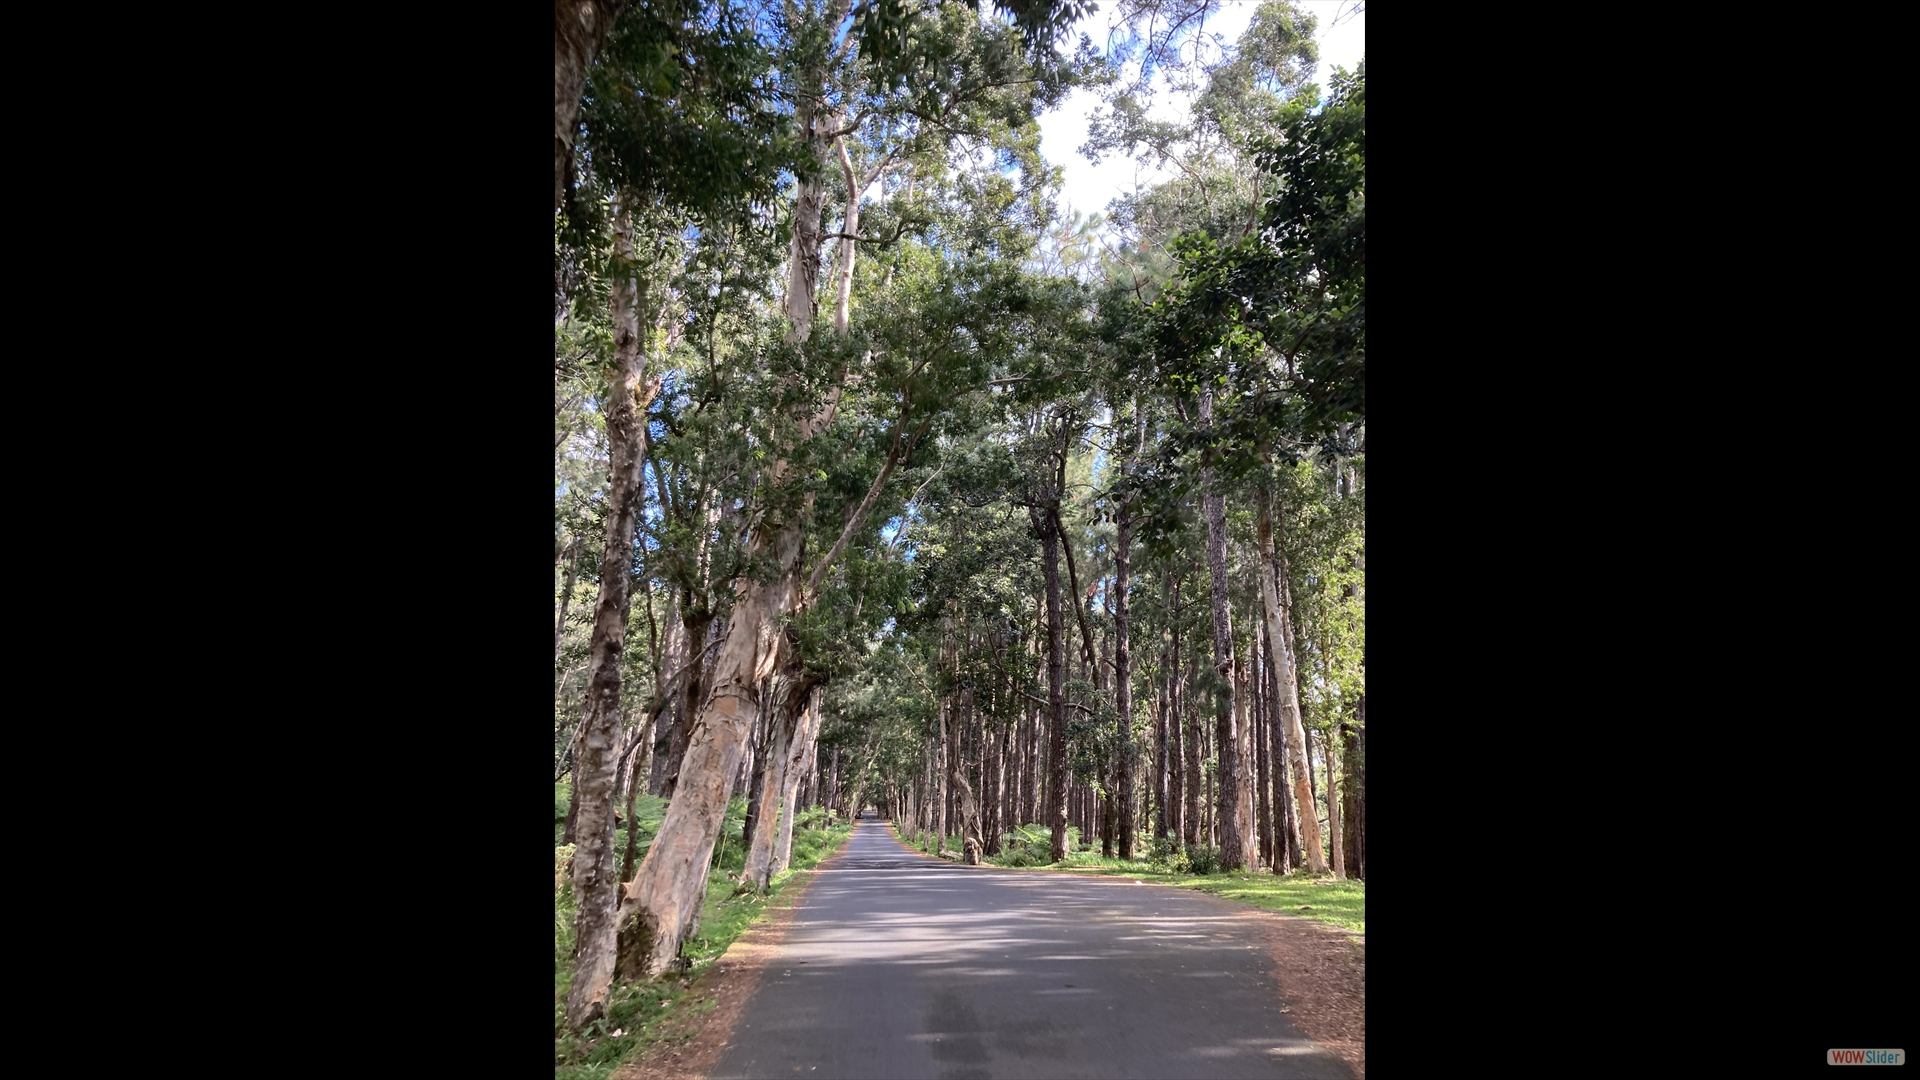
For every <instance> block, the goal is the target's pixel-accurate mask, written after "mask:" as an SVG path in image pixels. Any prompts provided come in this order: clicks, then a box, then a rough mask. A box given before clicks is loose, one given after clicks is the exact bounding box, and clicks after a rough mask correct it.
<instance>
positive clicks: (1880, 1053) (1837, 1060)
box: [1827, 1050, 1907, 1065]
mask: <svg viewBox="0 0 1920 1080" xmlns="http://www.w3.org/2000/svg"><path fill="white" fill-rule="evenodd" d="M1906 1063H1907V1052H1906V1051H1905V1050H1829V1051H1827V1064H1829V1065H1905V1064H1906Z"/></svg>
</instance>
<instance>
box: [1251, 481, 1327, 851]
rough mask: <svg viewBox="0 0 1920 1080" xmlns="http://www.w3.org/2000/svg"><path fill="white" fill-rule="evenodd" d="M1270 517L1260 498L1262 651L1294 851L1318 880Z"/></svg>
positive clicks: (1288, 625)
mask: <svg viewBox="0 0 1920 1080" xmlns="http://www.w3.org/2000/svg"><path fill="white" fill-rule="evenodd" d="M1273 517H1274V515H1273V507H1272V500H1271V499H1265V498H1263V499H1262V500H1261V505H1260V521H1259V525H1258V530H1259V533H1258V542H1259V546H1260V555H1261V558H1260V601H1261V607H1262V609H1263V610H1264V611H1265V613H1266V618H1267V649H1268V652H1269V654H1270V658H1271V660H1272V661H1273V671H1274V677H1275V681H1276V683H1277V685H1278V687H1279V699H1280V700H1279V705H1280V715H1279V716H1278V717H1277V720H1278V722H1279V726H1280V729H1281V733H1282V734H1283V735H1284V736H1285V738H1286V741H1287V759H1288V761H1289V762H1290V763H1291V765H1292V768H1293V794H1294V798H1295V800H1296V801H1297V802H1298V803H1299V807H1300V812H1299V814H1298V819H1299V823H1300V846H1301V847H1302V848H1303V849H1304V851H1303V854H1304V856H1305V858H1306V862H1307V868H1308V869H1309V870H1311V871H1312V872H1313V873H1316V874H1324V873H1326V872H1327V859H1326V855H1325V853H1324V852H1323V850H1322V848H1321V845H1320V821H1319V819H1318V817H1317V816H1316V813H1315V810H1314V801H1313V786H1312V782H1311V780H1310V779H1309V769H1308V766H1307V736H1306V732H1305V730H1304V729H1303V728H1302V726H1301V723H1300V696H1299V689H1298V684H1297V682H1296V679H1297V675H1296V673H1295V671H1294V666H1293V657H1292V655H1291V652H1292V650H1291V649H1290V648H1289V647H1288V643H1289V642H1291V641H1292V640H1293V626H1292V620H1291V618H1289V613H1288V611H1287V606H1286V603H1285V600H1284V597H1285V589H1286V578H1285V576H1284V574H1283V573H1282V571H1281V567H1280V566H1278V565H1276V562H1275V557H1274V542H1273Z"/></svg>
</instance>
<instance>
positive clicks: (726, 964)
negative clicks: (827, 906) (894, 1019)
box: [613, 840, 851, 1080]
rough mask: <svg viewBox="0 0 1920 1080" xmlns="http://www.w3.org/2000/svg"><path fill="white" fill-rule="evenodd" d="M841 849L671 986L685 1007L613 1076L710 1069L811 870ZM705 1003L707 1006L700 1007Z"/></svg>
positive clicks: (677, 1078) (676, 1079) (661, 1076)
mask: <svg viewBox="0 0 1920 1080" xmlns="http://www.w3.org/2000/svg"><path fill="white" fill-rule="evenodd" d="M848 842H849V843H850V842H851V841H850V840H849V841H848ZM846 850H847V847H846V844H844V843H843V844H842V846H841V848H840V850H839V851H836V852H834V853H833V854H832V855H830V856H828V857H827V858H826V859H823V860H821V862H820V863H819V865H817V866H815V867H814V868H813V869H812V870H801V871H798V872H797V873H795V874H794V877H797V878H804V879H805V880H804V881H799V882H795V883H794V885H792V886H789V887H788V888H787V889H786V890H785V891H784V892H782V894H781V895H780V896H779V897H777V898H775V899H774V900H773V901H772V902H770V903H769V904H768V905H767V913H766V916H765V917H764V918H763V919H762V920H761V921H760V922H757V923H754V924H753V925H752V926H750V927H748V928H747V930H746V932H745V933H743V934H741V935H740V936H739V937H737V938H735V939H734V942H733V944H732V945H730V946H728V947H727V951H726V952H725V953H723V954H722V955H721V956H720V958H719V959H718V960H716V961H714V963H713V966H712V967H710V968H708V969H707V970H706V971H705V972H703V973H701V974H700V975H699V976H697V977H695V978H694V980H693V982H692V983H691V984H690V985H689V986H687V987H685V988H684V989H679V990H677V991H676V993H677V994H678V997H677V998H676V1002H685V1003H687V1005H688V1009H687V1011H686V1012H685V1013H682V1014H681V1015H679V1016H677V1017H673V1018H671V1019H668V1020H665V1021H662V1022H661V1027H660V1038H659V1039H658V1041H656V1042H655V1043H653V1045H651V1046H649V1047H647V1048H645V1049H643V1050H641V1051H640V1052H639V1053H638V1054H637V1055H635V1056H634V1057H633V1058H632V1059H631V1060H629V1061H628V1062H627V1063H626V1064H624V1065H622V1066H621V1067H620V1068H619V1069H617V1070H615V1072H614V1073H613V1080H701V1078H704V1077H705V1076H706V1075H707V1074H708V1073H710V1072H712V1071H713V1068H714V1066H716V1065H718V1064H719V1063H720V1056H721V1055H722V1054H724V1053H726V1050H727V1046H728V1045H729V1043H730V1042H731V1040H732V1038H733V1030H734V1027H735V1026H736V1025H738V1024H739V1022H740V1016H741V1014H742V1013H743V1012H744V1011H745V1010H746V1007H747V1001H748V999H749V998H751V997H753V992H754V991H755V990H756V989H758V988H759V986H760V979H761V977H762V976H763V975H764V974H765V973H766V969H767V965H768V963H769V962H770V961H771V960H772V959H773V957H774V955H775V954H776V953H778V952H779V951H780V944H781V942H783V941H784V940H786V936H787V932H788V931H789V930H791V929H792V928H793V924H794V913H795V911H796V910H797V909H798V908H799V906H800V900H801V898H802V897H804V896H805V895H806V894H807V890H808V889H810V888H812V887H813V883H814V881H815V880H816V877H815V873H816V871H820V870H831V869H833V867H834V864H835V863H837V862H839V861H840V860H841V859H842V858H843V857H844V856H845V854H846ZM795 886H797V887H795ZM708 1002H711V1003H712V1005H711V1007H709V1008H702V1006H704V1005H706V1003H708ZM676 1007H678V1006H677V1005H676Z"/></svg>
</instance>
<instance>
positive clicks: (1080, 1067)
mask: <svg viewBox="0 0 1920 1080" xmlns="http://www.w3.org/2000/svg"><path fill="white" fill-rule="evenodd" d="M819 874H820V877H819V878H818V879H817V880H815V881H814V882H813V884H812V885H811V886H810V887H809V888H808V889H807V891H806V894H805V895H804V896H803V897H802V899H801V902H800V905H799V907H798V909H797V910H796V911H795V913H794V919H795V922H794V925H793V927H792V929H791V930H789V931H788V934H787V937H786V940H785V943H784V944H783V945H782V947H781V950H780V954H779V956H778V957H777V958H776V959H775V960H774V961H772V962H771V963H770V965H769V967H768V968H767V970H766V972H765V974H764V977H763V979H762V981H761V984H760V987H759V989H758V990H756V991H755V993H754V996H753V998H752V1000H751V1001H749V1002H748V1004H747V1007H746V1009H745V1010H744V1011H743V1013H742V1015H741V1019H740V1023H739V1025H738V1026H737V1027H736V1028H735V1030H734V1032H733V1037H732V1041H731V1043H730V1044H729V1046H728V1047H727V1050H726V1053H725V1054H724V1055H723V1056H722V1058H721V1060H720V1064H719V1067H718V1068H717V1069H716V1070H715V1071H714V1073H713V1075H714V1077H716V1078H736V1077H738V1078H756V1080H758V1078H766V1077H796V1076H798V1077H808V1078H827V1077H831V1078H835V1080H838V1078H841V1077H848V1078H852V1077H875V1078H900V1080H907V1078H918V1077H928V1078H934V1077H937V1078H941V1080H989V1078H1001V1080H1005V1078H1016V1077H1034V1078H1039V1077H1167V1078H1174V1077H1339V1078H1343V1080H1350V1078H1351V1076H1352V1074H1351V1073H1350V1072H1349V1071H1348V1069H1347V1067H1346V1065H1345V1064H1344V1063H1343V1062H1341V1061H1340V1059H1339V1058H1337V1057H1335V1056H1334V1055H1333V1054H1332V1053H1331V1052H1329V1051H1327V1050H1325V1049H1323V1048H1320V1047H1318V1046H1315V1045H1314V1044H1313V1043H1312V1042H1310V1041H1309V1040H1308V1039H1307V1038H1306V1037H1305V1036H1304V1035H1302V1034H1301V1033H1300V1032H1299V1031H1298V1030H1297V1029H1295V1028H1294V1027H1293V1026H1292V1025H1291V1024H1289V1023H1288V1022H1287V1018H1286V1017H1285V1016H1283V1015H1281V1013H1280V1011H1279V1010H1280V1000H1279V987H1278V984H1277V983H1276V982H1275V980H1274V978H1273V973H1272V961H1271V957H1270V954H1269V953H1268V952H1267V950H1266V949H1265V948H1264V947H1263V946H1262V945H1261V943H1260V942H1259V941H1258V940H1257V939H1256V938H1255V937H1253V936H1252V935H1251V934H1250V933H1249V932H1248V928H1247V927H1246V924H1245V922H1244V921H1241V920H1238V919H1236V918H1235V916H1234V915H1233V914H1231V912H1230V909H1228V908H1227V907H1226V906H1225V905H1223V904H1222V903H1221V902H1219V901H1215V900H1210V899H1208V898H1205V897H1201V896H1197V895H1193V894H1189V893H1184V892H1180V891H1176V890H1173V889H1165V888H1155V887H1152V886H1140V885H1135V884H1134V883H1133V882H1132V881H1131V880H1129V879H1125V878H1078V877H1070V876H1067V875H1064V874H1036V873H1021V872H1017V871H998V870H982V869H976V868H973V867H961V866H952V865H948V864H945V863H939V862H934V861H931V860H928V859H926V858H925V857H924V856H921V855H919V854H917V853H915V852H912V851H909V850H908V849H907V848H906V847H905V846H904V845H902V844H901V843H900V842H899V841H898V840H896V839H895V838H894V837H893V835H892V834H891V832H890V831H889V830H888V828H887V826H886V825H885V824H884V823H882V822H877V821H871V820H869V821H864V822H862V823H861V824H860V825H859V827H858V828H857V829H856V830H855V831H854V834H853V836H852V838H851V839H849V840H848V841H847V847H846V849H845V850H844V851H842V853H841V854H840V855H839V856H838V857H837V858H836V859H835V860H833V861H832V862H830V863H828V864H826V866H825V868H823V869H821V870H820V871H819Z"/></svg>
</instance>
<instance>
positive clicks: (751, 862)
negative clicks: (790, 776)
mask: <svg viewBox="0 0 1920 1080" xmlns="http://www.w3.org/2000/svg"><path fill="white" fill-rule="evenodd" d="M790 647H791V644H790ZM793 651H794V654H795V655H794V656H793V657H792V658H791V659H789V660H788V662H787V664H786V672H785V677H784V679H783V680H782V681H783V683H784V685H783V686H782V687H781V690H780V693H779V694H777V695H776V696H775V698H774V708H773V712H772V713H771V714H770V715H769V716H768V735H769V738H768V740H767V747H766V751H765V753H764V755H763V757H764V759H765V762H766V764H765V767H764V769H763V770H762V776H763V779H762V781H761V784H760V794H759V802H760V806H761V811H760V814H759V816H758V817H757V818H756V819H755V820H754V822H753V831H752V834H751V838H750V840H749V842H748V844H747V859H746V863H745V865H744V866H743V867H742V868H741V875H742V876H743V877H745V878H746V881H747V884H748V885H751V886H752V887H753V888H755V889H758V890H759V891H761V892H766V891H767V887H768V885H769V884H770V883H771V882H772V880H773V875H774V874H776V873H778V872H779V869H780V868H779V867H778V866H776V865H775V864H776V863H777V862H778V852H777V849H778V847H779V838H780V833H781V828H780V822H781V820H782V816H783V815H782V812H781V811H782V809H783V807H784V805H785V803H786V802H787V799H788V793H789V792H790V791H791V790H792V785H790V784H789V783H788V782H787V770H788V767H789V765H790V764H792V763H793V758H794V753H793V751H794V748H795V744H796V743H797V742H799V743H803V742H804V741H805V736H806V730H805V729H806V717H807V712H808V704H809V703H810V702H811V701H812V700H813V688H814V682H813V680H812V679H810V678H809V677H808V675H807V673H806V669H805V666H804V665H803V664H802V663H801V661H800V659H799V656H798V649H797V648H795V649H794V650H793ZM785 816H786V817H787V818H788V819H790V818H791V813H788V814H787V815H785ZM789 823H790V821H789ZM789 831H790V830H789Z"/></svg>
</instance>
